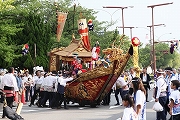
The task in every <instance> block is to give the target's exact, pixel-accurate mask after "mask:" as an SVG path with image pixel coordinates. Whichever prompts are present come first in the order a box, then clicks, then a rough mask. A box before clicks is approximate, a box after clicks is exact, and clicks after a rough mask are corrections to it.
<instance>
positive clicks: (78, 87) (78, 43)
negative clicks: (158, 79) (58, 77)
mask: <svg viewBox="0 0 180 120" xmlns="http://www.w3.org/2000/svg"><path fill="white" fill-rule="evenodd" d="M78 29H79V30H78V32H79V34H80V36H81V39H80V40H76V39H75V37H74V36H73V37H72V42H71V43H70V45H69V46H68V47H66V48H60V49H57V50H54V51H52V52H51V55H50V59H51V60H50V68H52V69H50V70H57V64H54V63H53V61H54V62H56V61H57V60H58V61H59V60H63V61H64V62H70V61H71V62H72V61H73V55H74V53H77V54H78V56H79V57H80V58H82V59H84V60H83V61H85V62H89V63H91V62H92V61H93V59H92V55H91V46H90V42H89V37H88V29H87V23H86V19H80V20H78ZM124 36H125V35H122V37H121V39H123V37H124ZM139 43H140V42H139V39H137V38H133V39H132V45H131V46H130V48H129V50H128V51H126V52H124V51H123V50H122V49H121V48H120V45H112V47H111V48H107V49H104V50H102V52H103V54H104V58H106V57H107V56H108V59H109V62H110V64H109V65H108V66H106V67H105V66H104V65H103V62H102V61H100V62H101V63H100V64H99V65H98V66H96V67H93V68H91V69H89V70H87V71H86V72H81V73H79V74H78V75H77V76H78V77H77V78H76V79H74V80H73V81H71V82H68V83H67V85H66V87H65V97H66V99H68V100H69V101H73V102H76V103H79V105H80V106H85V105H90V106H91V107H95V106H96V105H98V104H100V102H101V101H102V100H103V98H104V97H105V96H106V95H107V94H108V93H109V91H110V90H111V88H112V86H113V85H114V83H115V82H116V80H117V79H118V77H119V76H120V74H121V73H122V71H123V69H124V67H125V66H126V64H127V62H128V60H129V58H130V56H132V55H133V54H134V53H135V55H134V57H133V60H134V61H136V62H137V61H138V48H137V47H138V45H139ZM73 45H74V46H75V47H73ZM72 48H73V49H72ZM83 54H84V56H83ZM53 59H54V60H53ZM58 65H59V64H58ZM135 67H136V70H137V71H138V70H139V67H138V64H135Z"/></svg>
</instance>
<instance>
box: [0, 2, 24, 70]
mask: <svg viewBox="0 0 180 120" xmlns="http://www.w3.org/2000/svg"><path fill="white" fill-rule="evenodd" d="M13 2H14V0H6V1H0V41H1V42H0V63H1V64H0V67H2V68H7V67H9V66H12V65H13V60H14V59H16V58H19V57H20V56H21V55H20V54H18V53H17V51H18V49H19V48H18V46H17V45H15V44H11V43H12V42H13V41H12V39H11V36H14V35H16V34H17V32H19V31H21V30H22V28H20V26H21V24H18V23H17V24H15V23H13V17H12V16H11V15H12V14H13V13H14V10H15V9H16V8H15V7H14V6H13V5H12V3H13Z"/></svg>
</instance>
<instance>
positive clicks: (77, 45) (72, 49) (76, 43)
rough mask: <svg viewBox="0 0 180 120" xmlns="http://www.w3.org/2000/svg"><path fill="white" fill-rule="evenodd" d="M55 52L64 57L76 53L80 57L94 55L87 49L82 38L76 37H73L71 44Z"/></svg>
mask: <svg viewBox="0 0 180 120" xmlns="http://www.w3.org/2000/svg"><path fill="white" fill-rule="evenodd" d="M53 54H54V55H59V56H62V57H73V56H74V54H77V55H78V57H92V55H91V51H88V50H87V49H85V47H84V46H83V43H82V41H81V40H76V39H73V40H72V41H71V43H70V44H69V46H67V47H65V48H63V49H59V50H58V51H57V52H54V53H53Z"/></svg>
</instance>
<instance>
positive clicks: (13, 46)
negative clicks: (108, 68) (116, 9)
mask: <svg viewBox="0 0 180 120" xmlns="http://www.w3.org/2000/svg"><path fill="white" fill-rule="evenodd" d="M56 11H63V12H68V17H67V20H66V23H65V26H64V30H63V34H62V37H61V40H60V42H56V27H57V19H56V18H57V14H56ZM96 14H97V12H96V11H94V10H93V9H88V8H84V7H82V6H80V5H75V4H73V1H72V0H58V2H56V3H54V2H51V1H49V0H28V1H27V0H6V1H0V40H1V43H0V67H3V68H6V67H8V66H11V65H13V66H14V67H20V68H28V69H32V67H33V66H35V65H39V66H43V67H44V68H45V69H46V70H48V65H49V57H48V56H47V53H48V52H50V50H51V49H53V48H55V47H66V46H68V45H69V43H70V42H71V40H72V34H75V37H76V38H80V36H79V34H78V25H77V20H78V19H80V18H86V19H87V20H89V19H92V20H93V24H94V30H93V31H89V38H90V43H91V46H92V47H93V46H94V44H95V43H96V41H99V43H100V47H101V50H102V49H105V48H107V47H112V45H113V44H114V45H115V46H116V47H120V48H122V49H123V50H124V51H125V52H126V51H128V48H129V47H130V43H131V42H130V40H129V38H128V37H127V36H125V37H124V38H123V39H121V40H120V38H121V35H120V34H119V33H118V31H117V29H115V30H113V31H108V28H109V27H110V26H112V25H113V24H114V23H112V22H107V21H103V22H99V21H98V20H97V19H96V18H97V17H96ZM26 43H28V45H29V53H28V54H27V55H25V56H22V55H21V49H22V47H23V45H24V44H26ZM35 45H36V53H35ZM166 49H168V46H167V44H165V45H164V44H163V45H161V44H157V45H156V56H157V67H158V68H162V67H166V66H168V65H169V66H172V67H175V65H179V63H178V59H179V55H178V54H177V53H175V54H173V55H171V54H163V55H162V54H161V52H157V51H158V50H166ZM168 50H169V49H168ZM35 56H36V57H35ZM139 56H140V59H139V63H140V67H144V66H148V65H150V47H149V46H148V45H147V46H145V48H141V47H140V49H139ZM101 57H103V54H102V53H101ZM129 67H132V60H130V61H129V62H128V65H127V66H126V69H128V68H129Z"/></svg>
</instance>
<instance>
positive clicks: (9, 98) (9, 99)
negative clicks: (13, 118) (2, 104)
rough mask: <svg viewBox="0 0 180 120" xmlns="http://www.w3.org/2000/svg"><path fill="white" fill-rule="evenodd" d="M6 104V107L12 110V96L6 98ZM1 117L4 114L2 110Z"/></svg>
mask: <svg viewBox="0 0 180 120" xmlns="http://www.w3.org/2000/svg"><path fill="white" fill-rule="evenodd" d="M6 102H7V105H8V106H9V107H10V108H12V106H13V102H14V96H12V97H6ZM2 117H5V114H4V110H3V115H2Z"/></svg>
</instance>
